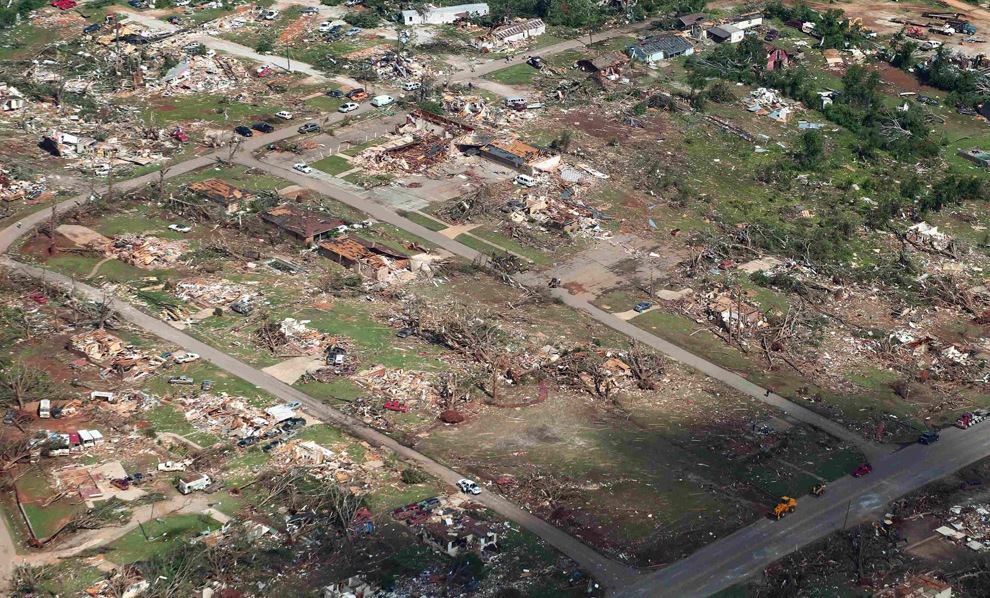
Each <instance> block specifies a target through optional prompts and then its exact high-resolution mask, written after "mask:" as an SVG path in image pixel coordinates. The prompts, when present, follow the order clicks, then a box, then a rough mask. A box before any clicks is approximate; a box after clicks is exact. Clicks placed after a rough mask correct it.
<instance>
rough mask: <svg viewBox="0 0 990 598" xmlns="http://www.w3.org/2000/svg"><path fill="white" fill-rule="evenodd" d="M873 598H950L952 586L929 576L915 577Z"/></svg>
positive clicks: (881, 591)
mask: <svg viewBox="0 0 990 598" xmlns="http://www.w3.org/2000/svg"><path fill="white" fill-rule="evenodd" d="M873 597H874V598H952V586H950V585H949V584H947V583H945V582H942V581H939V580H937V579H935V578H934V577H932V576H931V575H928V574H924V575H917V576H915V577H912V578H910V579H908V580H906V581H905V582H904V583H902V584H900V585H898V586H895V587H893V588H884V589H883V590H880V591H879V592H877V593H876V594H874V595H873Z"/></svg>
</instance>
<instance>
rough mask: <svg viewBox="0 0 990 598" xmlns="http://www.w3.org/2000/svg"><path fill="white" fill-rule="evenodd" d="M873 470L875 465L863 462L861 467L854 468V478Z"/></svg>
mask: <svg viewBox="0 0 990 598" xmlns="http://www.w3.org/2000/svg"><path fill="white" fill-rule="evenodd" d="M871 471H873V466H872V465H870V464H869V463H863V464H862V465H860V466H859V467H857V468H856V469H854V470H853V472H852V476H853V477H854V478H861V477H863V476H865V475H866V474H868V473H870V472H871Z"/></svg>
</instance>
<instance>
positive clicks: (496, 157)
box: [457, 136, 560, 175]
mask: <svg viewBox="0 0 990 598" xmlns="http://www.w3.org/2000/svg"><path fill="white" fill-rule="evenodd" d="M457 145H458V147H459V148H460V149H461V151H464V152H465V153H468V154H471V153H477V154H478V155H480V156H481V157H483V158H487V159H488V160H491V161H493V162H497V163H498V164H502V165H503V166H508V167H509V168H514V169H516V170H518V171H520V172H522V173H524V174H528V175H532V174H535V173H536V172H537V171H543V172H549V171H551V170H553V169H554V168H557V166H559V165H560V156H559V155H555V154H553V153H551V152H550V151H549V150H546V149H544V148H540V147H535V146H532V145H529V144H527V143H524V142H522V141H519V140H518V139H514V138H511V137H496V138H491V137H484V136H480V137H463V138H461V139H459V140H458V141H457Z"/></svg>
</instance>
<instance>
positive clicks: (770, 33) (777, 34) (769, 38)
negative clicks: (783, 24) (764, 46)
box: [763, 29, 780, 42]
mask: <svg viewBox="0 0 990 598" xmlns="http://www.w3.org/2000/svg"><path fill="white" fill-rule="evenodd" d="M778 37H780V32H779V31H777V30H776V29H771V30H770V31H767V34H766V35H764V36H763V41H765V42H772V41H773V40H775V39H777V38H778Z"/></svg>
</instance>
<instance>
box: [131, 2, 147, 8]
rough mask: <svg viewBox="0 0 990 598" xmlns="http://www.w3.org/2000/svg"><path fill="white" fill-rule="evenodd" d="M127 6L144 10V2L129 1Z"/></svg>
mask: <svg viewBox="0 0 990 598" xmlns="http://www.w3.org/2000/svg"><path fill="white" fill-rule="evenodd" d="M127 5H128V6H132V7H134V8H144V2H141V0H128V2H127Z"/></svg>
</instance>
